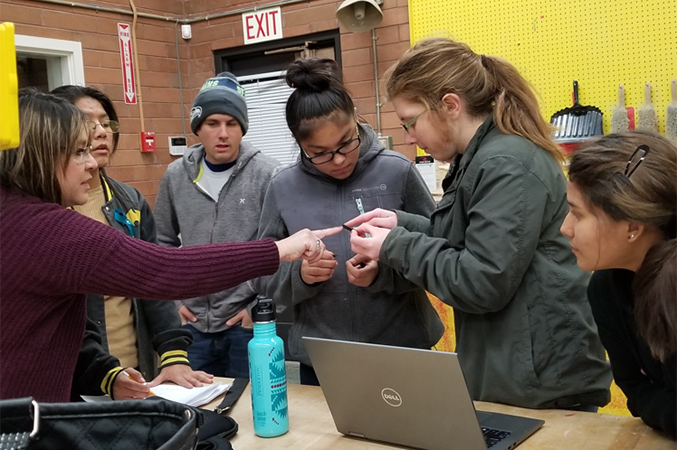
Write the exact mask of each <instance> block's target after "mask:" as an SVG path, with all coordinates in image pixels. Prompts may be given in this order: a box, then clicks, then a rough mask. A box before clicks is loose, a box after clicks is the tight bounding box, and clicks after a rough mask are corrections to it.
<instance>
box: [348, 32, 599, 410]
mask: <svg viewBox="0 0 677 450" xmlns="http://www.w3.org/2000/svg"><path fill="white" fill-rule="evenodd" d="M385 84H386V90H387V95H388V97H389V99H390V101H391V102H392V104H393V106H394V107H395V111H396V113H397V115H398V116H399V117H400V120H402V122H403V127H404V129H405V133H406V138H407V142H408V143H410V144H416V145H418V146H419V147H421V148H422V149H424V150H426V151H427V152H428V153H430V154H431V155H432V157H433V158H435V159H436V160H439V161H451V164H450V169H449V173H448V174H447V176H446V177H445V179H444V181H443V183H442V187H443V189H444V195H443V197H442V199H441V201H440V202H439V204H438V206H437V209H436V210H435V211H434V212H433V213H432V215H431V217H430V219H428V218H426V217H421V216H417V215H413V214H410V213H408V212H406V211H392V210H388V209H385V208H384V209H379V210H376V211H371V212H368V213H366V214H363V215H361V216H360V217H357V218H355V219H354V220H351V221H350V222H348V225H350V226H358V225H359V227H358V228H357V230H356V231H355V232H352V233H351V244H352V249H353V251H354V252H355V253H357V254H359V255H364V257H366V258H370V259H372V260H377V261H379V262H380V263H381V265H382V266H386V267H391V268H393V269H395V270H398V271H400V272H402V273H403V274H404V276H405V278H406V279H408V280H409V281H411V282H412V283H414V284H416V285H418V286H421V287H423V288H425V289H427V290H428V291H430V292H431V293H432V294H434V295H435V296H437V297H438V298H439V299H440V300H442V301H443V302H444V303H446V304H448V305H450V306H452V307H453V308H454V320H455V331H456V352H457V353H458V356H459V360H460V362H461V366H462V367H463V372H464V374H465V376H466V380H467V382H468V388H469V390H470V393H471V395H472V398H473V399H474V400H482V401H489V402H497V403H506V404H511V405H517V406H522V407H530V408H566V409H579V410H586V411H596V410H597V407H599V406H603V405H605V404H607V403H608V402H609V400H610V391H609V386H610V384H611V371H610V367H609V363H608V362H607V361H606V359H605V355H604V348H603V347H602V345H601V343H600V340H599V336H598V335H597V330H596V328H595V324H594V320H593V318H592V312H591V311H590V305H589V304H588V302H587V300H586V298H585V288H586V286H587V283H588V278H589V275H588V274H586V273H585V272H584V271H582V270H581V269H580V268H578V267H577V266H576V260H575V258H574V257H573V255H572V254H571V249H570V248H569V245H568V243H567V241H566V238H565V237H564V236H562V235H561V234H560V232H559V227H560V225H561V224H562V221H563V220H564V217H565V216H566V214H567V211H568V208H567V203H566V180H565V177H564V173H563V172H562V169H561V167H560V164H559V163H560V162H561V161H562V155H561V154H560V151H559V149H558V147H557V145H556V144H555V143H554V142H553V141H552V139H551V137H550V133H551V127H550V126H549V124H548V123H547V122H546V121H545V120H544V119H543V117H542V116H541V113H540V111H539V105H538V102H537V100H536V96H535V94H534V93H533V91H532V90H531V88H530V86H529V84H528V83H527V81H526V80H525V79H524V78H523V77H522V76H521V75H520V74H519V72H518V71H517V70H516V69H515V68H514V67H513V66H512V65H511V64H510V63H508V62H507V61H505V60H503V59H501V58H498V57H494V56H487V55H479V54H477V53H475V52H473V51H472V50H471V49H470V48H469V47H468V46H467V45H465V44H463V43H460V42H456V41H453V40H451V39H445V38H434V39H427V40H423V41H421V42H419V43H417V44H416V45H414V47H412V48H411V49H409V50H408V51H407V52H405V54H404V55H403V56H402V58H400V60H399V61H398V62H397V63H396V64H395V65H394V66H393V67H392V68H391V69H390V70H389V71H388V73H387V74H386V82H385ZM360 224H362V225H360ZM367 233H368V234H369V235H370V237H369V238H367V237H366V234H367Z"/></svg>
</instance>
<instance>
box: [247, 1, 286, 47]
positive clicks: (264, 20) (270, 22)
mask: <svg viewBox="0 0 677 450" xmlns="http://www.w3.org/2000/svg"><path fill="white" fill-rule="evenodd" d="M242 30H243V32H244V43H245V44H255V43H257V42H264V41H272V40H275V39H282V11H281V10H280V7H279V6H278V7H277V8H270V9H261V10H258V11H252V12H248V13H244V14H242Z"/></svg>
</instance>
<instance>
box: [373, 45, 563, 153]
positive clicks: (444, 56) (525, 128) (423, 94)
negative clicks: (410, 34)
mask: <svg viewBox="0 0 677 450" xmlns="http://www.w3.org/2000/svg"><path fill="white" fill-rule="evenodd" d="M385 78H386V80H385V85H386V94H387V96H388V98H389V99H393V98H394V97H402V98H404V99H406V100H408V101H412V102H416V103H423V104H424V105H425V106H426V108H428V109H429V110H431V111H434V112H436V113H437V112H439V110H440V101H441V99H442V97H444V95H446V94H448V93H454V94H457V95H458V96H459V97H461V98H462V99H463V100H464V102H465V104H466V107H467V112H468V114H470V115H471V116H472V117H485V116H487V115H489V114H493V119H494V122H495V123H496V126H497V127H498V129H499V130H501V132H502V133H505V134H514V135H518V136H521V137H523V138H525V139H527V140H529V141H531V142H533V143H534V144H536V145H538V146H539V147H541V148H543V149H544V150H545V151H546V152H548V153H549V154H550V155H551V156H552V157H553V158H555V160H557V161H560V162H561V161H563V155H562V152H561V151H560V149H559V147H558V146H557V144H555V142H554V141H553V140H552V138H551V137H550V135H551V133H552V126H551V125H550V124H549V123H547V122H546V121H545V119H543V117H542V116H541V114H540V108H539V105H538V100H537V99H536V95H535V94H534V91H533V89H532V87H531V85H530V84H529V83H528V82H527V80H525V79H524V77H522V75H520V73H519V72H518V71H517V69H515V67H514V66H513V65H512V64H510V63H509V62H507V61H505V60H503V59H501V58H497V57H494V56H486V55H478V54H477V53H475V52H473V51H472V50H471V49H470V47H468V45H466V44H464V43H462V42H457V41H453V40H451V39H447V38H431V39H425V40H422V41H420V42H418V43H417V44H416V45H414V46H413V47H412V48H410V49H409V50H407V51H406V52H405V53H404V55H403V56H402V57H401V58H400V60H399V61H398V62H397V63H396V64H395V65H394V66H393V67H391V68H390V69H388V71H387V72H386V74H385Z"/></svg>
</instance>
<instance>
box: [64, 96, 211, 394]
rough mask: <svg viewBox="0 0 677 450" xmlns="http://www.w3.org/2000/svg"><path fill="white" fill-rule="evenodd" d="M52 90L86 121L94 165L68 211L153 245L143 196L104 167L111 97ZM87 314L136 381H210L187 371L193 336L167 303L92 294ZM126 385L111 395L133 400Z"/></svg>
mask: <svg viewBox="0 0 677 450" xmlns="http://www.w3.org/2000/svg"><path fill="white" fill-rule="evenodd" d="M51 93H52V94H54V95H56V96H58V97H62V98H65V99H66V100H68V101H69V102H71V103H72V104H74V105H75V106H77V107H78V108H79V109H80V110H81V111H82V112H84V113H85V114H86V115H87V118H88V120H89V121H88V124H89V127H90V133H91V138H92V144H91V145H92V147H91V154H92V156H93V157H94V160H95V161H96V163H97V167H96V168H95V169H94V170H93V171H92V178H91V179H90V180H89V187H90V189H89V199H88V200H87V203H85V204H84V205H75V206H74V207H73V209H75V210H76V211H78V212H79V213H81V214H84V215H86V216H87V217H91V218H92V219H94V220H98V221H99V222H101V223H104V224H106V225H110V226H111V227H113V228H115V229H117V230H119V231H121V232H123V233H125V234H127V235H129V236H131V237H134V238H138V239H142V240H144V241H148V242H152V243H155V244H156V243H157V238H156V230H155V219H154V218H153V213H152V211H151V208H150V206H149V205H148V202H147V201H146V199H145V198H144V197H143V195H142V194H141V193H140V192H139V191H138V190H137V189H136V188H134V187H132V186H130V185H128V184H125V183H122V182H119V181H117V180H114V179H113V178H111V177H109V176H108V175H107V174H106V171H105V167H106V166H108V164H109V162H110V158H111V157H112V156H113V155H114V154H115V151H116V150H117V146H118V142H119V140H120V133H119V132H120V124H119V122H118V115H117V111H116V110H115V106H114V104H113V102H112V101H111V99H110V98H109V97H108V96H107V95H106V94H105V93H103V92H102V91H100V90H98V89H96V88H93V87H89V86H87V87H84V86H73V85H67V86H61V87H58V88H56V89H54V90H53V91H52V92H51ZM87 316H88V317H89V318H90V319H91V320H93V321H94V322H95V323H96V324H97V326H98V327H99V330H100V332H101V335H102V340H103V345H104V347H105V348H106V349H107V350H108V351H109V352H110V354H111V355H113V356H114V357H116V358H117V359H118V360H119V361H120V366H121V367H127V368H138V369H139V372H140V375H139V374H137V373H136V371H135V370H132V369H130V370H128V371H127V372H128V373H130V374H132V375H133V376H134V378H135V379H136V380H137V381H143V380H146V379H148V380H152V381H151V383H150V386H155V385H156V384H160V383H162V382H164V381H172V382H174V383H176V384H179V385H182V386H185V387H192V386H202V383H211V380H212V378H213V377H212V375H211V374H207V373H205V372H202V371H193V370H192V369H191V366H190V363H189V361H188V354H187V348H188V346H189V345H190V344H191V343H192V342H193V336H192V335H191V333H190V332H189V331H187V330H184V329H182V328H181V320H180V318H179V315H178V313H177V312H176V307H175V306H174V305H173V304H172V303H169V302H157V301H151V300H143V299H136V298H125V297H119V296H104V295H98V294H92V295H89V296H88V298H87ZM88 344H91V342H90V341H86V342H85V346H84V347H83V352H85V353H86V352H88V351H92V350H91V347H90V346H89V345H88ZM158 361H159V364H158ZM158 366H159V367H158ZM105 369H106V367H104V366H99V367H98V368H97V367H89V368H88V370H85V371H82V372H81V373H80V374H78V375H79V379H78V383H77V384H81V385H83V389H84V387H85V386H88V385H92V380H99V381H98V383H94V384H95V385H98V384H99V383H100V382H101V380H104V379H106V378H107V377H110V373H111V371H114V370H117V367H113V368H110V369H109V370H105ZM92 372H94V373H92ZM125 384H126V386H125V387H127V389H124V388H123V387H119V388H118V389H117V395H116V398H118V399H127V398H134V397H137V396H139V393H138V392H136V391H137V390H139V389H141V390H142V389H143V386H139V385H138V383H134V381H132V380H129V382H128V383H125Z"/></svg>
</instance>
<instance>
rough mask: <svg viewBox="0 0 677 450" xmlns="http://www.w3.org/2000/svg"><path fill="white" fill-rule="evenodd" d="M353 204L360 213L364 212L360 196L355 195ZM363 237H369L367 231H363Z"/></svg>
mask: <svg viewBox="0 0 677 450" xmlns="http://www.w3.org/2000/svg"><path fill="white" fill-rule="evenodd" d="M355 205H357V212H359V213H360V214H364V206H362V197H357V198H355ZM364 237H368V238H370V237H371V234H369V233H364Z"/></svg>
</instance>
